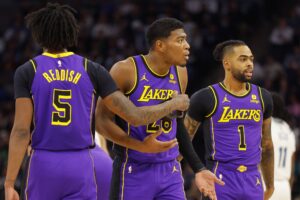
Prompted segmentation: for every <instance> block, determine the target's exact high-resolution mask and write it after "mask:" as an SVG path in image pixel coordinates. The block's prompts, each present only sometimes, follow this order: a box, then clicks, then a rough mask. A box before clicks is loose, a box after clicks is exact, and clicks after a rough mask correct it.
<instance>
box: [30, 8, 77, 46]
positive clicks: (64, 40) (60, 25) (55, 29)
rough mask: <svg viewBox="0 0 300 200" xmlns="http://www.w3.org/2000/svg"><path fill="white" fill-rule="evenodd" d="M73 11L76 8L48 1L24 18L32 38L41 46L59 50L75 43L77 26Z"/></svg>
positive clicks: (74, 11)
mask: <svg viewBox="0 0 300 200" xmlns="http://www.w3.org/2000/svg"><path fill="white" fill-rule="evenodd" d="M75 13H76V10H74V9H73V8H72V7H70V6H68V5H60V4H58V3H48V4H47V6H46V7H44V8H41V9H39V10H37V11H34V12H31V13H29V14H28V15H27V16H26V17H25V20H26V25H27V27H28V28H29V29H30V30H31V32H32V37H33V39H34V40H35V41H36V42H37V43H38V44H39V45H40V46H41V47H43V48H47V49H48V50H52V51H61V50H63V49H65V48H68V47H73V46H76V45H77V37H78V33H79V26H78V24H77V21H76V19H75V16H74V14H75Z"/></svg>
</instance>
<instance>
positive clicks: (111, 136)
mask: <svg viewBox="0 0 300 200" xmlns="http://www.w3.org/2000/svg"><path fill="white" fill-rule="evenodd" d="M113 118H114V114H113V113H112V112H111V111H110V110H109V109H108V108H107V107H106V106H105V105H104V103H103V102H102V101H101V100H98V102H97V108H96V130H97V131H98V132H99V133H100V134H101V135H103V136H104V137H105V138H106V139H108V140H110V141H112V142H114V143H116V144H119V145H121V146H125V147H127V148H130V149H133V150H136V151H140V152H143V153H158V152H162V151H166V150H168V149H170V148H173V147H174V146H176V145H177V140H176V139H174V140H171V141H167V142H162V141H159V140H157V139H156V137H158V135H160V134H161V132H160V131H158V132H157V133H154V134H150V135H149V136H148V137H146V138H145V140H144V141H138V140H136V139H134V138H131V137H130V136H128V135H127V134H126V133H125V132H124V131H123V130H122V129H121V128H120V127H119V126H117V125H116V124H115V123H114V121H113Z"/></svg>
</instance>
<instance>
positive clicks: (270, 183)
mask: <svg viewBox="0 0 300 200" xmlns="http://www.w3.org/2000/svg"><path fill="white" fill-rule="evenodd" d="M261 171H262V174H263V178H264V181H265V184H266V188H267V189H268V188H273V187H274V149H273V143H271V144H269V145H268V147H264V148H263V151H262V160H261Z"/></svg>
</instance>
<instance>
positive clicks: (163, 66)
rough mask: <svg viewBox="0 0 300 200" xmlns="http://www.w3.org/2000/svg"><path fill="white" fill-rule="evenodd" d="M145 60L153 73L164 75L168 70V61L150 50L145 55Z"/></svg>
mask: <svg viewBox="0 0 300 200" xmlns="http://www.w3.org/2000/svg"><path fill="white" fill-rule="evenodd" d="M145 59H146V62H147V64H148V67H150V68H151V69H152V70H153V71H154V72H155V73H157V74H160V75H164V74H166V73H168V71H169V70H170V67H171V66H172V65H170V64H169V63H167V62H165V61H164V59H163V58H161V57H160V56H159V55H158V54H156V53H154V52H151V53H148V54H147V55H145Z"/></svg>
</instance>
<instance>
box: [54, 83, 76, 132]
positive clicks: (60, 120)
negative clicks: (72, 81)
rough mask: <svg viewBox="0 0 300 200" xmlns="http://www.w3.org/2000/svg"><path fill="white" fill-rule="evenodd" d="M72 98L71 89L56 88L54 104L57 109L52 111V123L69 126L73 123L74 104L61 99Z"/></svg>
mask: <svg viewBox="0 0 300 200" xmlns="http://www.w3.org/2000/svg"><path fill="white" fill-rule="evenodd" d="M71 98H72V91H71V90H59V89H54V91H53V102H52V105H53V107H54V108H55V111H53V112H52V121H51V124H52V125H56V126H68V125H69V124H70V123H71V113H72V106H71V105H70V104H69V103H68V102H62V101H61V100H65V99H71Z"/></svg>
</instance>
